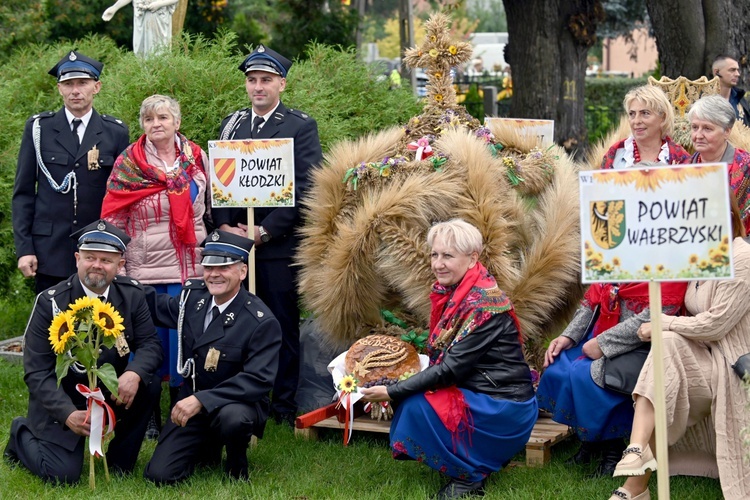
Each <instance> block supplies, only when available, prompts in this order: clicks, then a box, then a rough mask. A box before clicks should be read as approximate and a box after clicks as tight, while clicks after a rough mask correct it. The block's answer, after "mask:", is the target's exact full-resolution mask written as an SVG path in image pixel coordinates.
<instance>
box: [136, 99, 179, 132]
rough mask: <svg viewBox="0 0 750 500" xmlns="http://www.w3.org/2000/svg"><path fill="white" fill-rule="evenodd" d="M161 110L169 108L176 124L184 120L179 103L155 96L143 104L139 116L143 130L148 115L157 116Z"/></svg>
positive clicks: (145, 100)
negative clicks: (144, 120)
mask: <svg viewBox="0 0 750 500" xmlns="http://www.w3.org/2000/svg"><path fill="white" fill-rule="evenodd" d="M161 108H167V110H168V111H169V112H170V114H171V115H172V118H174V121H175V122H179V121H181V120H182V114H181V113H180V103H179V102H177V101H176V100H175V99H172V98H171V97H169V96H166V95H160V94H154V95H152V96H151V97H147V98H145V99H144V100H143V102H142V103H141V111H140V113H139V115H138V121H139V122H140V124H141V128H143V119H144V118H145V117H146V116H148V115H153V114H156V113H157V112H158V111H159V110H160V109H161Z"/></svg>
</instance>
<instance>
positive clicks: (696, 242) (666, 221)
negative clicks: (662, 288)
mask: <svg viewBox="0 0 750 500" xmlns="http://www.w3.org/2000/svg"><path fill="white" fill-rule="evenodd" d="M579 181H580V195H581V269H582V275H583V282H584V283H594V282H599V281H601V282H628V281H646V280H651V279H653V280H655V281H679V280H691V279H723V278H731V277H733V276H734V270H733V266H732V227H731V224H730V220H731V218H730V208H729V177H728V176H727V165H726V163H718V164H701V165H680V166H676V165H675V166H668V167H667V166H663V167H660V166H657V167H649V168H629V169H625V170H594V171H588V172H580V174H579Z"/></svg>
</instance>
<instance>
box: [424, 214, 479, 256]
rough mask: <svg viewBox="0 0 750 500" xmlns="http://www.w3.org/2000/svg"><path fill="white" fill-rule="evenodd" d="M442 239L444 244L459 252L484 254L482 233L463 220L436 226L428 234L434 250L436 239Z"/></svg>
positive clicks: (430, 244) (428, 239) (454, 220)
mask: <svg viewBox="0 0 750 500" xmlns="http://www.w3.org/2000/svg"><path fill="white" fill-rule="evenodd" d="M437 238H440V239H441V240H442V241H443V243H444V244H445V245H446V246H448V247H450V248H454V249H456V250H457V251H459V252H461V253H463V254H465V255H471V254H472V253H473V252H476V253H477V254H481V253H482V249H483V247H484V246H483V244H482V233H480V232H479V229H477V228H476V226H474V225H472V224H469V223H468V222H466V221H465V220H463V219H451V220H449V221H445V222H438V223H437V224H434V225H433V226H432V227H431V228H430V230H429V231H428V232H427V244H428V245H429V246H430V248H432V245H433V243H434V242H435V239H437Z"/></svg>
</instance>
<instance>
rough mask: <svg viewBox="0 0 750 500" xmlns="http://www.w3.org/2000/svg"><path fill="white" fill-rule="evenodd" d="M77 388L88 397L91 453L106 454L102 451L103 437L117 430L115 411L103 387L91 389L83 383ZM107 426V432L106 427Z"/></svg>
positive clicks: (87, 416)
mask: <svg viewBox="0 0 750 500" xmlns="http://www.w3.org/2000/svg"><path fill="white" fill-rule="evenodd" d="M76 390H77V391H78V392H80V393H81V395H82V396H83V397H85V398H86V406H87V410H86V420H87V421H88V420H89V419H90V421H91V434H90V435H89V453H91V454H92V455H94V456H96V457H101V456H103V455H104V452H103V451H102V439H103V438H104V436H108V435H110V434H112V433H113V432H114V430H115V412H114V410H113V409H112V407H111V406H109V405H108V404H107V402H106V399H105V398H104V394H102V391H101V389H99V388H98V387H95V388H94V390H91V389H89V388H88V387H86V386H85V385H83V384H77V385H76ZM105 427H106V429H107V430H106V432H105V430H104V428H105Z"/></svg>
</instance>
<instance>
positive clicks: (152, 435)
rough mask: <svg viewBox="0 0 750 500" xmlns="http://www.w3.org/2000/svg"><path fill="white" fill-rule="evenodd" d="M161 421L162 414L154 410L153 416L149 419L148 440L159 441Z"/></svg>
mask: <svg viewBox="0 0 750 500" xmlns="http://www.w3.org/2000/svg"><path fill="white" fill-rule="evenodd" d="M160 421H161V412H160V411H157V410H154V412H153V413H152V414H151V418H150V419H148V427H146V439H159V434H160V433H161V431H160V430H159V427H160V425H159V423H160Z"/></svg>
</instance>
